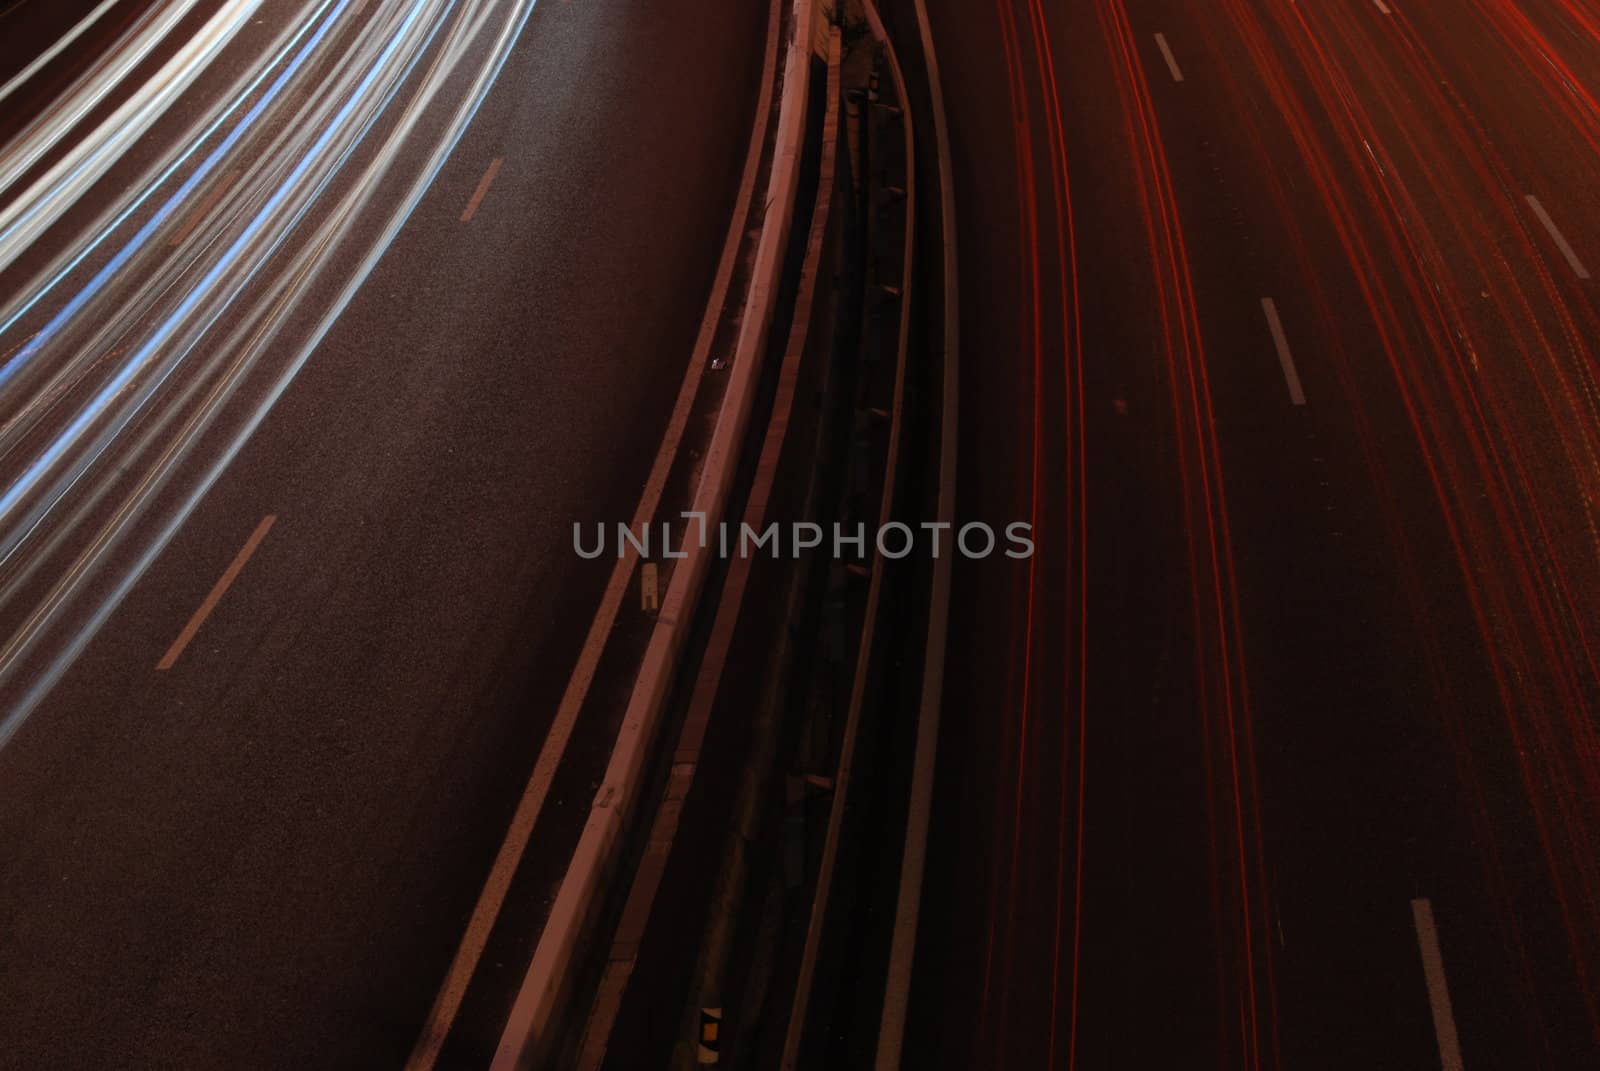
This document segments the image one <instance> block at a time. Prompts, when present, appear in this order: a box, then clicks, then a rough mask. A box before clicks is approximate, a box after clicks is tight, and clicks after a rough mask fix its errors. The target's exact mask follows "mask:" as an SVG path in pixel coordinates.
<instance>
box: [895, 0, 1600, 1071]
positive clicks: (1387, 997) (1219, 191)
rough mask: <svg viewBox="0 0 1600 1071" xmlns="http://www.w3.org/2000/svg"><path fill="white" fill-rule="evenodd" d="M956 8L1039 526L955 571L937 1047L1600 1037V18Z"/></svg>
mask: <svg viewBox="0 0 1600 1071" xmlns="http://www.w3.org/2000/svg"><path fill="white" fill-rule="evenodd" d="M902 6H904V7H909V5H902ZM929 6H930V20H931V24H932V26H933V30H934V37H935V41H936V44H937V47H938V49H939V52H940V58H941V61H942V64H943V67H944V76H945V89H946V94H947V99H948V100H949V102H950V104H949V107H950V124H951V128H952V131H953V133H952V143H953V146H952V147H953V154H952V155H953V159H954V169H955V179H956V182H955V186H956V193H957V204H958V207H959V219H960V226H961V230H960V240H961V248H962V251H963V260H962V268H963V287H964V289H963V299H964V301H963V305H962V308H961V314H962V317H963V325H962V326H963V338H964V339H965V340H966V349H965V352H964V353H963V384H964V387H965V392H964V395H963V397H962V405H963V423H962V444H963V454H962V466H963V467H962V470H961V487H962V489H963V493H964V495H965V496H966V497H965V500H964V506H963V513H965V514H970V515H973V516H981V517H986V518H991V519H995V520H998V519H1001V518H1006V519H1009V518H1011V517H1014V516H1023V517H1031V518H1033V519H1034V522H1035V525H1036V527H1037V529H1038V532H1039V536H1040V553H1039V555H1038V557H1037V558H1036V559H1035V560H1034V562H1033V563H1032V566H1033V568H1032V570H1031V571H1029V572H1026V573H1020V574H1019V573H1017V572H1016V571H1013V570H1009V569H1006V568H1003V567H993V566H988V565H987V564H986V565H985V567H982V568H979V567H962V566H958V567H957V571H956V578H957V579H956V594H955V608H954V610H953V612H952V618H951V620H952V625H951V628H952V651H953V652H954V655H953V659H954V660H953V662H952V664H951V667H950V676H949V678H948V691H947V697H946V711H947V714H946V733H945V736H944V739H943V740H942V741H941V750H940V754H941V765H940V768H939V789H938V793H937V803H936V805H935V812H934V823H933V836H932V849H931V850H932V858H931V861H930V869H929V873H928V878H927V883H926V886H925V897H926V902H925V908H924V910H925V914H924V920H923V932H924V934H926V935H927V936H925V937H924V938H923V942H922V944H921V945H920V946H919V958H918V960H917V973H916V981H915V983H914V985H913V990H912V1005H911V1014H910V1025H909V1027H908V1055H907V1059H906V1066H908V1067H913V1066H934V1065H938V1066H962V1067H1082V1068H1105V1067H1174V1066H1185V1067H1202V1066H1214V1067H1226V1068H1268V1067H1285V1068H1313V1067H1330V1068H1331V1067H1352V1066H1359V1067H1370V1068H1380V1067H1383V1068H1387V1067H1394V1068H1402V1067H1404V1068H1421V1067H1440V1066H1441V1064H1442V1066H1444V1067H1446V1068H1460V1067H1463V1066H1465V1067H1469V1068H1471V1067H1524V1068H1535V1067H1537V1068H1562V1069H1572V1068H1581V1067H1593V1066H1600V988H1597V984H1600V974H1597V972H1600V869H1597V864H1600V794H1597V789H1600V749H1597V746H1596V745H1597V741H1600V736H1597V729H1600V725H1597V722H1596V714H1597V711H1600V675H1597V670H1600V661H1597V655H1600V648H1597V647H1596V642H1597V633H1596V629H1597V623H1600V569H1597V566H1600V559H1597V553H1596V551H1597V547H1600V545H1597V542H1596V531H1597V530H1596V527H1595V520H1596V517H1595V513H1594V509H1595V502H1596V498H1595V495H1596V491H1597V490H1600V465H1597V462H1600V453H1597V448H1600V393H1597V390H1596V380H1595V374H1596V369H1597V364H1596V359H1597V357H1600V302H1597V300H1596V291H1595V290H1594V283H1593V282H1592V281H1591V279H1590V277H1589V274H1588V271H1587V270H1586V263H1594V264H1595V265H1596V266H1597V267H1600V166H1597V159H1600V158H1597V156H1596V149H1597V147H1600V141H1597V136H1600V104H1597V101H1596V97H1595V96H1594V95H1593V94H1594V93H1595V92H1597V91H1600V36H1596V30H1597V29H1600V23H1597V22H1596V16H1597V14H1600V12H1597V11H1596V9H1595V8H1594V7H1593V6H1592V5H1589V4H1585V3H1581V2H1563V0H1529V2H1516V0H1471V2H1467V3H1436V2H1427V0H1423V2H1414V3H1407V4H1392V5H1391V4H1385V3H1383V2H1381V0H1380V2H1378V3H1371V2H1352V3H1348V4H1336V5H1326V4H1305V3H1301V4H1299V5H1298V6H1296V5H1292V4H1291V5H1284V4H1261V3H1256V2H1254V0H1228V2H1225V3H1222V4H1220V5H1193V4H1182V3H1170V2H1169V3H1160V2H1158V3H1138V4H1133V3H1128V4H1124V3H1122V2H1121V0H1085V2H1084V3H1074V4H1052V3H1038V2H1027V3H1022V2H1017V3H1014V2H1012V0H1001V2H999V3H997V4H996V3H980V4H963V3H953V2H949V0H930V4H929ZM957 637H964V638H963V639H958V638H957ZM1430 948H1431V949H1433V950H1434V953H1432V954H1430V952H1429V949H1430ZM1431 957H1432V958H1436V961H1437V964H1442V966H1441V967H1440V969H1438V970H1430V969H1429V966H1428V960H1429V959H1430V958H1431ZM1446 1000H1447V1001H1448V1004H1447V1005H1445V1004H1444V1002H1445V1001H1446ZM954 1053H958V1054H960V1055H959V1056H952V1054H954Z"/></svg>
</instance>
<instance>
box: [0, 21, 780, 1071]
mask: <svg viewBox="0 0 1600 1071" xmlns="http://www.w3.org/2000/svg"><path fill="white" fill-rule="evenodd" d="M124 6H125V7H140V8H149V14H150V16H151V17H155V16H159V17H161V18H172V19H178V18H179V17H181V18H182V19H184V20H187V21H184V22H183V23H182V24H181V25H180V26H178V27H177V28H175V29H171V30H168V29H167V28H166V27H160V28H159V29H161V30H162V31H163V32H162V34H157V35H154V40H155V44H154V45H153V46H152V50H151V55H150V56H149V57H148V58H145V59H143V60H141V61H140V65H139V66H136V67H135V68H134V70H133V73H132V74H130V75H129V76H128V77H126V78H123V79H120V80H116V81H114V82H113V83H112V84H111V86H110V88H108V89H107V91H106V96H105V99H104V100H103V101H102V102H100V103H99V104H97V105H96V109H97V110H96V111H95V112H94V113H93V114H91V115H90V116H89V117H88V118H87V119H86V120H85V121H84V124H83V125H80V126H78V127H77V128H75V129H74V130H72V131H71V132H70V135H69V136H67V137H65V138H61V139H59V140H57V141H55V142H53V143H50V144H45V143H44V139H43V137H42V133H47V132H48V131H47V130H45V128H42V127H41V128H40V130H41V132H42V133H41V136H40V137H39V139H38V140H39V142H40V144H41V153H42V155H41V157H40V159H39V161H38V162H37V163H35V164H33V165H32V166H31V167H30V168H26V169H23V170H22V173H20V174H19V175H17V176H16V177H15V179H14V181H12V182H11V184H10V185H9V186H8V187H7V188H6V191H5V200H4V202H3V204H0V213H3V217H0V218H3V221H4V222H3V228H4V229H3V230H0V256H3V261H0V263H3V264H4V274H3V275H0V293H3V295H4V312H3V314H0V315H3V320H0V323H3V325H4V329H3V333H0V353H4V355H5V362H6V363H5V364H4V368H3V371H0V383H3V386H0V391H3V392H4V393H3V406H4V409H3V416H4V425H3V428H0V436H3V442H0V466H3V468H0V473H3V479H4V481H5V486H6V489H7V490H6V497H5V498H4V500H3V503H0V518H3V519H0V526H3V533H4V535H3V539H4V543H3V548H0V556H3V563H4V564H3V566H0V621H3V622H4V627H3V629H0V698H3V701H4V704H5V715H4V720H3V721H0V738H3V739H5V741H6V743H5V746H4V748H3V749H0V1008H4V1011H3V1013H0V1065H4V1066H6V1067H16V1068H34V1069H37V1068H74V1067H81V1068H88V1067H106V1068H109V1067H134V1066H138V1067H215V1068H245V1067H284V1068H288V1067H297V1068H309V1067H328V1068H344V1067H358V1066H392V1067H398V1066H400V1065H401V1064H403V1063H404V1062H405V1060H406V1058H407V1054H408V1051H409V1050H410V1049H411V1047H412V1045H413V1043H414V1042H416V1041H417V1039H418V1037H419V1035H420V1034H421V1032H422V1030H423V1023H424V1019H425V1018H426V1017H427V1016H428V1013H429V1008H430V1005H432V1004H433V1002H434V1000H435V997H436V993H437V991H438V989H439V987H440V985H441V983H442V981H443V979H444V977H445V975H446V970H447V968H448V967H449V966H450V964H451V960H452V957H453V956H454V955H455V954H456V951H457V948H458V946H459V945H460V944H461V942H462V940H463V933H464V931H465V929H466V925H467V919H468V915H469V913H470V912H471V911H472V910H473V906H474V901H475V899H476V898H477V897H478V895H479V892H480V889H481V887H482V885H483V883H484V879H485V875H486V873H487V872H488V869H489V864H490V860H491V859H492V858H493V856H494V854H495V852H496V849H497V848H498V846H499V844H500V842H501V838H502V837H503V836H504V834H505V830H506V827H507V824H508V822H509V821H510V818H511V812H512V808H513V807H514V806H515V804H516V802H517V798H518V795H519V794H520V793H521V792H522V789H523V785H524V783H525V782H526V781H527V779H528V776H529V771H530V769H531V768H532V766H533V764H534V761H535V758H536V756H537V755H538V754H539V751H540V744H541V741H542V739H543V737H544V734H545V731H546V727H547V726H548V725H549V723H550V721H551V719H552V717H553V716H554V712H555V708H556V706H557V703H558V701H559V700H560V699H561V696H562V690H563V688H564V686H565V685H566V682H567V675H568V673H569V672H570V670H571V667H572V664H573V660H574V658H575V657H576V654H577V647H578V642H579V640H581V638H582V628H583V624H582V623H580V624H578V625H574V622H575V621H580V619H581V620H582V622H583V623H586V621H587V617H588V616H592V615H593V613H594V609H593V607H594V604H595V602H596V601H597V600H598V598H599V592H600V589H601V587H602V586H603V585H604V582H605V574H606V570H605V563H603V562H601V563H592V564H591V563H583V562H580V561H579V560H578V559H576V558H575V557H574V556H573V555H572V553H571V550H570V547H571V534H570V533H571V524H572V521H573V520H574V519H584V520H588V519H590V518H597V517H610V516H614V515H617V514H620V515H622V516H624V517H626V516H628V515H629V514H630V513H631V512H632V510H633V508H634V503H635V501H636V500H637V496H638V493H639V487H640V485H641V484H642V483H643V481H644V478H645V474H646V472H647V471H648V469H649V465H650V458H651V456H652V455H653V454H654V452H655V450H656V447H657V444H658V443H659V442H660V439H661V429H662V426H663V425H664V423H665V422H666V420H667V416H668V413H669V411H670V410H671V408H672V400H673V396H674V395H675V394H676V392H677V389H678V383H679V380H680V379H681V378H682V376H683V368H684V364H685V363H686V361H687V360H688V357H689V352H690V349H691V347H692V345H693V342H694V337H695V332H696V330H697V329H698V326H699V322H700V318H701V315H702V313H703V310H704V307H705V301H706V295H707V293H708V291H709V290H710V287H711V282H712V274H713V272H714V271H715V269H716V261H717V255H718V252H719V250H720V248H721V246H722V236H723V234H724V232H725V230H726V228H727V219H728V214H729V210H730V206H731V204H732V201H733V197H734V193H735V188H736V186H737V183H738V172H737V169H736V168H730V167H728V166H726V164H725V163H724V161H725V160H727V159H737V158H739V157H740V156H741V155H742V154H743V152H744V148H745V144H746V142H747V141H748V138H749V130H750V123H751V112H752V108H753V100H754V95H755V91H756V82H757V80H758V78H759V77H760V74H761V55H760V48H759V42H760V41H761V40H762V36H763V26H764V22H765V12H764V11H759V10H752V9H751V7H750V5H748V4H744V3H740V2H738V0H730V2H726V3H713V4H711V5H701V7H700V15H699V17H697V18H695V19H693V20H685V19H683V18H682V17H681V16H680V15H679V14H678V13H676V11H675V8H674V5H672V4H670V3H643V4H638V3H634V4H630V5H628V14H627V16H626V17H618V14H617V11H616V9H615V6H614V5H609V4H592V3H572V4H563V3H557V2H545V3H540V4H538V5H537V6H535V5H533V4H528V3H521V4H507V3H488V2H483V3H465V4H462V3H445V2H440V3H418V4H397V3H377V2H365V3H364V2H358V0H340V2H334V3H326V2H318V3H285V4H259V3H249V2H247V3H239V2H223V3H215V2H212V3H199V4H195V3H172V4H154V5H148V4H146V5H138V4H129V5H124ZM181 9H189V10H187V11H184V10H181ZM25 13H26V10H25V11H24V14H25ZM117 14H118V13H117V12H114V11H113V12H110V13H108V14H107V15H105V16H103V18H107V19H108V18H112V17H115V16H116V15H117ZM19 17H21V15H12V16H8V18H9V19H15V18H19ZM524 20H526V23H525V25H524ZM0 25H4V24H3V23H0ZM148 27H149V23H148V22H145V21H140V20H137V19H135V20H132V21H131V25H130V28H128V29H125V30H122V31H121V33H122V34H123V36H122V37H120V38H118V37H116V35H115V34H113V40H114V41H117V42H119V45H118V49H117V50H116V51H108V52H107V53H105V55H104V56H102V57H101V58H102V59H116V58H118V57H119V56H120V55H121V54H122V52H121V50H122V49H123V48H128V47H133V46H135V45H137V44H138V43H139V42H138V39H137V34H138V33H139V32H140V31H141V30H143V29H146V28H148ZM93 32H98V28H96V29H95V30H94V31H93ZM519 34H520V36H519ZM208 35H209V36H208ZM200 42H212V43H214V46H215V47H216V48H217V49H218V51H217V55H216V57H215V58H214V59H211V60H210V61H209V62H200V61H198V60H196V61H194V62H193V63H187V64H186V63H184V62H182V59H183V57H182V55H181V49H182V48H186V47H199V43H200ZM750 42H754V43H755V46H754V47H747V44H748V43H750ZM8 43H9V41H8ZM691 45H692V47H691ZM207 47H212V45H211V44H208V46H207ZM174 56H179V57H180V60H179V65H178V66H177V67H175V68H173V69H172V70H167V69H166V68H165V67H164V65H165V64H168V63H172V62H173V57H174ZM191 69H192V70H193V71H194V72H195V76H194V80H193V83H192V85H191V86H190V87H189V88H188V89H187V90H186V91H185V93H184V94H183V95H182V96H181V97H180V98H178V101H177V103H176V104H175V105H172V106H169V107H165V108H163V107H161V106H160V105H159V103H158V102H155V101H152V100H147V99H146V98H145V97H144V96H143V94H147V93H151V92H155V91H158V90H159V89H160V88H161V87H164V86H166V87H170V86H173V85H175V84H176V81H175V80H176V79H177V78H179V77H182V76H183V75H184V74H186V73H187V72H189V71H191ZM174 71H176V72H177V73H173V72H174ZM163 72H165V73H163ZM90 73H91V74H92V73H93V71H92V70H91V71H90ZM67 80H69V81H70V76H69V78H68V79H67ZM22 95H24V93H23V91H19V95H18V96H19V97H20V96H22ZM15 99H18V98H13V100H15ZM130 101H131V102H133V108H132V109H130V111H129V112H128V113H125V114H124V115H121V116H119V117H118V118H117V119H116V121H115V122H113V123H112V124H111V125H110V128H109V131H108V132H107V133H108V134H110V135H116V134H120V133H133V132H135V130H136V128H134V127H132V126H131V125H130V124H131V123H132V122H133V119H130V118H129V116H135V117H136V116H139V115H144V114H149V115H150V122H149V124H148V126H147V128H146V129H144V131H143V132H142V133H141V134H140V136H139V137H138V138H137V140H136V141H134V142H132V143H130V144H127V145H120V144H115V143H111V144H103V143H102V142H99V141H94V140H91V138H90V137H89V134H91V133H94V132H97V131H98V130H99V126H100V123H102V122H104V121H105V120H106V118H107V117H108V116H110V115H112V114H113V113H114V112H115V109H117V108H119V107H121V106H123V105H125V104H128V103H129V102H130ZM47 103H48V102H47V101H46V102H40V107H41V111H42V112H44V114H45V115H46V118H49V112H47V111H45V109H44V105H45V104H47ZM5 106H6V107H7V108H9V107H11V101H7V103H6V105H5ZM474 110H475V115H474V114H473V112H474ZM468 120H470V122H469V121H468ZM86 128H87V129H86ZM457 139H459V140H457ZM18 145H19V143H18V142H13V143H12V147H11V148H10V149H8V151H7V155H6V157H5V165H6V167H7V168H8V170H7V172H6V174H7V176H8V177H10V176H11V174H12V172H11V170H10V169H11V168H12V167H14V166H15V167H19V168H21V166H22V164H23V163H24V159H23V157H22V156H21V155H20V152H21V150H20V148H19V147H18ZM74 146H83V147H84V148H83V150H82V151H81V152H80V153H79V154H78V155H76V156H70V155H68V154H70V153H72V152H73V147H74ZM61 160H68V161H70V162H69V164H68V166H66V167H62V168H61V169H60V170H59V171H52V170H51V167H52V166H53V164H54V162H56V161H61ZM102 165H103V166H102ZM92 169H95V170H92ZM96 170H98V171H99V172H101V173H96ZM79 180H81V186H74V185H72V184H71V183H73V182H76V181H79ZM380 254H381V255H380ZM369 270H370V275H366V273H367V272H368V271H369ZM364 275H366V277H365V281H364V282H360V280H361V279H362V278H363V276H364ZM358 282H360V285H359V289H356V288H355V284H356V283H358ZM347 287H349V288H350V290H349V291H348V292H347V290H346V288H347ZM324 332H325V333H324ZM302 361H303V362H304V363H303V365H301V364H300V362H302ZM279 391H281V397H277V398H276V404H272V405H270V407H269V405H268V403H270V402H272V401H273V399H274V395H275V394H276V393H277V392H279ZM258 420H259V426H256V427H254V433H253V434H248V432H249V431H250V429H251V425H252V423H253V422H256V421H258ZM234 451H237V453H236V454H234ZM163 546H164V549H163ZM146 555H153V560H151V561H150V562H149V564H148V566H146V564H145V562H144V561H143V560H142V559H143V558H144V557H145V556H146ZM585 566H587V567H586V568H585ZM225 580H226V581H231V583H228V584H227V586H226V589H225V591H222V592H221V593H220V597H219V598H218V597H215V596H216V595H217V593H218V587H219V584H220V583H222V582H223V581H225ZM124 585H126V586H127V590H126V592H124V591H122V590H121V588H122V586H124ZM203 609H209V613H208V614H206V615H205V616H204V619H203V621H200V622H198V627H197V628H196V629H195V630H194V631H192V632H191V631H190V626H191V623H193V622H195V621H196V617H197V614H198V613H199V612H200V611H202V610H203ZM102 613H104V614H105V615H106V616H105V618H104V620H103V622H100V621H96V617H97V616H99V615H101V614H102ZM57 677H59V679H56V678H57ZM579 735H580V736H581V733H580V734H579ZM502 1015H503V1012H502ZM496 1029H497V1028H496ZM493 1043H494V1038H493V1037H490V1038H489V1041H488V1044H489V1045H490V1046H491V1047H492V1045H493Z"/></svg>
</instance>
